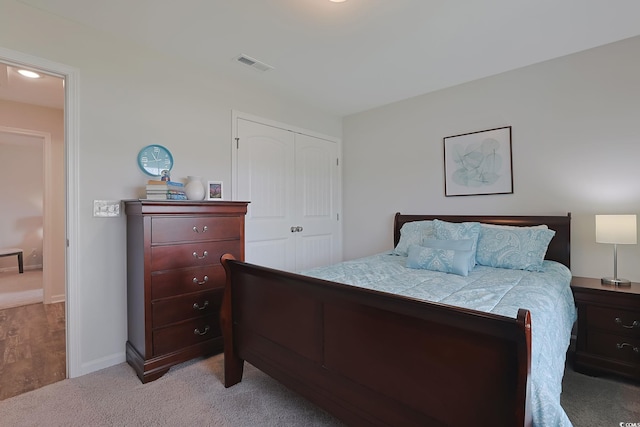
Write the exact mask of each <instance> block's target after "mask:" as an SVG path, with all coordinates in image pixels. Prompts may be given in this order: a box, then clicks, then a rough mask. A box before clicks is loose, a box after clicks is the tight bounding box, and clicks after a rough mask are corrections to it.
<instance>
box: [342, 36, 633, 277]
mask: <svg viewBox="0 0 640 427" xmlns="http://www.w3.org/2000/svg"><path fill="white" fill-rule="evenodd" d="M638 52H640V37H636V38H632V39H628V40H625V41H621V42H618V43H614V44H611V45H607V46H603V47H599V48H596V49H592V50H589V51H585V52H582V53H578V54H574V55H571V56H567V57H563V58H560V59H556V60H552V61H548V62H545V63H541V64H537V65H533V66H529V67H526V68H522V69H519V70H516V71H512V72H507V73H503V74H501V75H497V76H494V77H490V78H485V79H482V80H478V81H474V82H470V83H468V84H463V85H460V86H457V87H454V88H450V89H446V90H442V91H439V92H436V93H432V94H427V95H423V96H419V97H416V98H412V99H409V100H405V101H402V102H398V103H394V104H391V105H387V106H384V107H381V108H377V109H374V110H370V111H367V112H363V113H360V114H355V115H352V116H349V117H347V118H345V120H344V123H343V126H344V128H343V141H344V142H343V151H344V181H343V182H344V192H343V194H344V218H345V223H344V230H345V231H344V248H345V251H344V255H345V258H347V259H348V258H354V257H359V256H363V255H366V254H370V253H375V252H380V251H383V250H386V249H389V248H391V247H392V245H393V236H392V230H391V227H392V221H393V214H394V213H395V212H396V211H400V212H402V213H434V214H521V215H526V214H549V215H564V214H566V213H567V212H571V214H572V270H573V273H574V274H575V275H585V276H591V277H602V276H610V275H612V274H613V271H612V270H613V249H612V247H611V246H610V245H603V244H596V243H595V242H594V239H595V231H594V223H595V219H594V215H595V214H609V213H636V214H639V215H640V167H638V160H639V159H640V127H639V126H638V119H639V118H640V102H639V100H640V84H639V80H638V76H640V55H638ZM507 125H510V126H513V134H512V136H513V178H514V194H512V195H491V196H465V197H445V196H444V176H443V156H444V152H443V140H442V139H443V137H446V136H451V135H458V134H461V133H466V132H473V131H480V130H484V129H491V128H496V127H501V126H507ZM639 258H640V245H634V246H620V247H619V249H618V274H619V275H620V276H621V277H625V278H628V279H632V280H636V281H640V262H638V260H639Z"/></svg>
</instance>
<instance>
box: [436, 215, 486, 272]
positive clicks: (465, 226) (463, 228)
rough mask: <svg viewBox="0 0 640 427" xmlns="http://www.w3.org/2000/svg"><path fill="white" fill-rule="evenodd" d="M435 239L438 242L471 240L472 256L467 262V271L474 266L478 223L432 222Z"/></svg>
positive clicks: (478, 232) (478, 234) (478, 233)
mask: <svg viewBox="0 0 640 427" xmlns="http://www.w3.org/2000/svg"><path fill="white" fill-rule="evenodd" d="M433 228H434V230H435V234H436V239H438V240H463V239H471V240H472V242H473V245H472V247H471V252H472V253H473V256H472V257H471V259H470V260H469V270H471V269H473V267H475V266H476V247H477V244H478V237H479V236H480V223H479V222H446V221H441V220H439V219H434V220H433Z"/></svg>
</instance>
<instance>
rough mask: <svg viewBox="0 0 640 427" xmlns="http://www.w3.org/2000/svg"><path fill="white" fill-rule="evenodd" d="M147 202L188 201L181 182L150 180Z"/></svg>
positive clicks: (148, 182)
mask: <svg viewBox="0 0 640 427" xmlns="http://www.w3.org/2000/svg"><path fill="white" fill-rule="evenodd" d="M147 200H187V195H186V194H185V192H184V184H183V183H181V182H175V181H156V180H149V181H147Z"/></svg>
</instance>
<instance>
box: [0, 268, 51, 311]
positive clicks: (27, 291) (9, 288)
mask: <svg viewBox="0 0 640 427" xmlns="http://www.w3.org/2000/svg"><path fill="white" fill-rule="evenodd" d="M42 301H43V293H42V270H25V272H24V273H22V274H20V273H18V271H17V270H16V271H2V272H0V310H2V309H4V308H11V307H18V306H21V305H28V304H35V303H38V302H42Z"/></svg>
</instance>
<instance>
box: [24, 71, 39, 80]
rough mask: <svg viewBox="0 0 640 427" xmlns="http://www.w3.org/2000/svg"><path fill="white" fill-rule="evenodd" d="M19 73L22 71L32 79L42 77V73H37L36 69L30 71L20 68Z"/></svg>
mask: <svg viewBox="0 0 640 427" xmlns="http://www.w3.org/2000/svg"><path fill="white" fill-rule="evenodd" d="M18 73H20V74H21V75H23V76H25V77H29V78H30V79H39V78H40V77H42V76H41V75H40V74H38V73H36V72H35V71H30V70H18Z"/></svg>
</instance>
